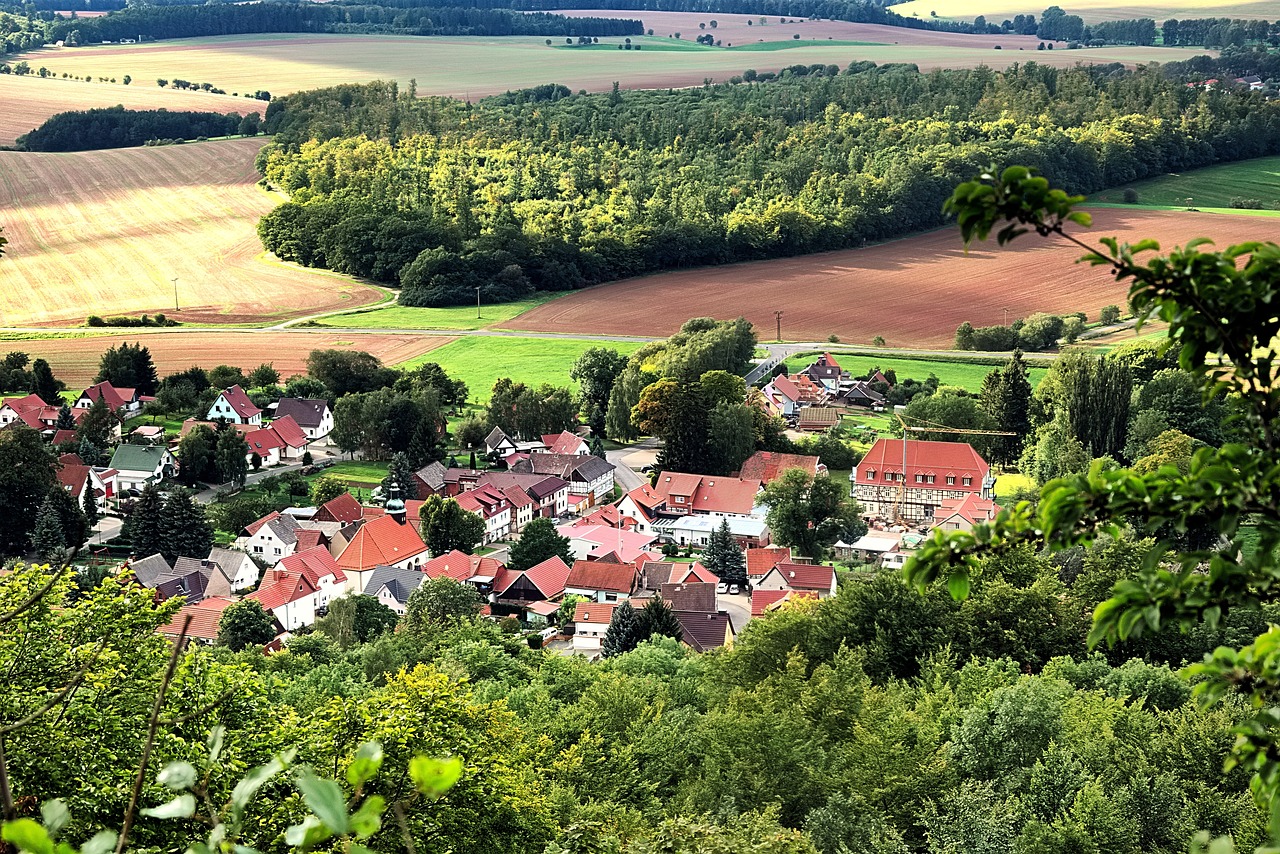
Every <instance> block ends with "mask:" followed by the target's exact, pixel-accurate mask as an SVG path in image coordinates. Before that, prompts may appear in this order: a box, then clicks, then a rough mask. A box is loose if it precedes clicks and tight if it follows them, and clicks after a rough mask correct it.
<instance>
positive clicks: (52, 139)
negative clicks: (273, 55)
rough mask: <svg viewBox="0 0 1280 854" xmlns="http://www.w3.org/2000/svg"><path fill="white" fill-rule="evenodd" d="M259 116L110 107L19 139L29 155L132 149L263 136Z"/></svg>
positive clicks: (64, 117)
mask: <svg viewBox="0 0 1280 854" xmlns="http://www.w3.org/2000/svg"><path fill="white" fill-rule="evenodd" d="M258 119H259V116H258V114H257V113H250V114H249V115H248V116H243V117H242V116H239V115H237V114H235V113H230V114H228V115H223V114H221V113H200V112H185V111H170V110H126V109H125V108H124V107H119V106H116V107H105V108H102V109H94V110H77V111H73V112H68V113H58V114H57V115H55V116H51V117H50V118H49V119H48V120H47V121H46V122H45V123H44V124H42V125H40V127H38V128H36V129H34V130H32V131H31V132H30V133H26V134H23V135H22V136H20V137H18V147H19V148H22V149H25V150H27V151H91V150H93V149H99V148H129V147H132V146H135V145H145V144H147V143H149V142H154V141H157V140H193V139H199V138H200V137H216V136H230V135H231V134H237V133H238V134H248V135H250V136H252V135H255V134H257V132H258Z"/></svg>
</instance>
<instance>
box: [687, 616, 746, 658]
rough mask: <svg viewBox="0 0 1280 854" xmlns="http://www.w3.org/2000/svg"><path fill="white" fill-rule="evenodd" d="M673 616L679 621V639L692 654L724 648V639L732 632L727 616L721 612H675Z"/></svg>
mask: <svg viewBox="0 0 1280 854" xmlns="http://www.w3.org/2000/svg"><path fill="white" fill-rule="evenodd" d="M675 615H676V619H677V620H679V621H680V629H681V638H680V639H681V640H682V641H684V642H685V643H686V644H688V645H689V646H690V647H691V648H692V649H693V651H694V652H706V651H707V650H709V649H716V648H717V647H722V646H724V644H725V640H726V638H727V637H728V635H729V634H730V633H731V632H732V631H733V624H732V623H730V622H729V615H728V614H726V613H724V612H723V611H722V612H719V613H715V614H707V613H704V612H701V611H676V612H675Z"/></svg>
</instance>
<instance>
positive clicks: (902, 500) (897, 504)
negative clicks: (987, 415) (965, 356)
mask: <svg viewBox="0 0 1280 854" xmlns="http://www.w3.org/2000/svg"><path fill="white" fill-rule="evenodd" d="M893 415H894V417H895V418H897V419H898V423H899V424H901V425H902V472H901V474H900V475H899V476H898V494H897V497H896V498H895V499H894V502H893V506H894V516H895V517H896V519H895V521H897V522H898V523H902V522H905V521H906V519H905V517H904V516H903V514H902V511H903V508H904V506H905V504H906V498H907V434H908V433H946V434H948V435H957V436H1016V435H1018V434H1017V433H1010V432H1009V431H1007V430H969V429H964V428H959V427H948V426H946V425H945V424H935V423H934V422H932V421H926V420H925V419H923V418H918V417H913V418H912V420H913V421H919V422H920V423H922V424H927V425H929V426H927V427H913V426H911V425H910V424H908V423H907V419H906V417H905V416H904V415H903V414H902V413H901V412H895V413H893ZM983 486H984V488H985V486H986V484H983Z"/></svg>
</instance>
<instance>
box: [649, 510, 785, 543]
mask: <svg viewBox="0 0 1280 854" xmlns="http://www.w3.org/2000/svg"><path fill="white" fill-rule="evenodd" d="M724 522H728V523H729V534H730V535H731V536H732V537H733V541H734V542H735V543H737V544H738V548H741V549H757V548H761V547H763V546H767V545H769V542H770V539H769V524H768V522H766V521H765V520H764V519H763V518H761V517H759V516H720V517H715V516H702V515H698V516H682V517H680V518H679V519H675V520H673V521H672V522H671V523H670V525H664V526H662V527H661V528H660V529H659V530H660V534H661V538H662V539H663V540H665V541H668V542H672V543H675V544H676V545H679V546H693V547H694V548H696V549H701V548H706V546H707V543H709V542H710V541H711V535H712V534H714V533H715V532H716V531H718V530H720V525H721V524H722V523H724Z"/></svg>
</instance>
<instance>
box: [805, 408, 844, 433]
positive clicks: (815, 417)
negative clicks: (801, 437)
mask: <svg viewBox="0 0 1280 854" xmlns="http://www.w3.org/2000/svg"><path fill="white" fill-rule="evenodd" d="M839 423H840V410H838V409H836V408H835V407H832V406H806V407H805V408H804V409H801V410H800V415H799V416H798V417H797V419H796V429H797V430H800V431H801V432H805V433H821V432H823V431H824V430H830V429H831V428H832V427H835V426H836V425H837V424H839Z"/></svg>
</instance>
